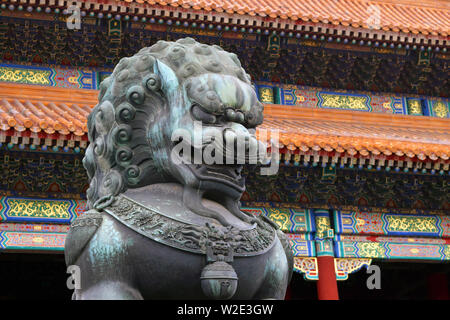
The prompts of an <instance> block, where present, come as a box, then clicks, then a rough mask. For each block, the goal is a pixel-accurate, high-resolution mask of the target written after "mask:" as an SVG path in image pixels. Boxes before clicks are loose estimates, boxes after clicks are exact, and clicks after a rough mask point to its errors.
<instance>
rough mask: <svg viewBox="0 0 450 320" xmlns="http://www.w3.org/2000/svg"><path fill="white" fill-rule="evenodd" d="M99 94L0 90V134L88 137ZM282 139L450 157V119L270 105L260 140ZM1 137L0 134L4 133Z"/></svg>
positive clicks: (362, 151) (296, 144)
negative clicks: (16, 133)
mask: <svg viewBox="0 0 450 320" xmlns="http://www.w3.org/2000/svg"><path fill="white" fill-rule="evenodd" d="M97 94H98V91H96V90H74V89H62V88H49V87H40V86H28V85H18V84H2V85H1V86H0V129H1V130H3V131H4V132H5V131H8V130H11V129H14V130H15V131H19V132H24V131H27V130H29V131H31V132H35V133H38V132H41V131H43V132H45V133H47V134H53V133H59V134H61V135H70V134H73V135H75V136H84V135H85V134H86V133H87V125H86V119H87V116H88V114H89V112H90V111H91V110H92V108H93V107H94V105H95V104H96V103H97ZM264 129H266V131H267V133H268V137H270V136H272V137H275V134H276V133H278V135H279V144H280V147H286V148H287V149H288V150H291V151H293V152H294V151H296V150H299V151H302V152H307V151H309V150H312V151H319V150H324V151H326V152H337V153H346V154H348V155H350V156H355V155H358V154H359V155H361V156H363V157H366V156H369V155H374V156H378V155H383V154H384V155H386V156H390V155H397V156H406V157H408V158H417V159H419V160H421V161H423V160H426V159H430V160H433V161H435V160H439V159H441V160H444V161H448V160H449V157H450V120H449V119H439V118H433V117H423V116H401V115H390V114H376V113H367V112H355V111H347V110H330V109H316V108H300V107H292V106H284V105H271V104H266V105H265V107H264V123H263V124H262V125H261V126H260V127H259V130H258V132H257V133H258V135H259V138H260V139H262V140H264V137H263V135H264ZM0 133H1V131H0Z"/></svg>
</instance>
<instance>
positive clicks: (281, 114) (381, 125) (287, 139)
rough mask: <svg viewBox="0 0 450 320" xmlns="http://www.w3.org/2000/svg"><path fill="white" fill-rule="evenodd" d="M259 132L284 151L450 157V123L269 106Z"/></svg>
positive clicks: (433, 158) (339, 111) (427, 118)
mask: <svg viewBox="0 0 450 320" xmlns="http://www.w3.org/2000/svg"><path fill="white" fill-rule="evenodd" d="M260 129H267V130H268V131H269V130H273V129H277V130H278V131H279V135H280V142H281V144H282V147H283V146H285V147H287V148H288V149H291V150H294V149H297V148H298V149H301V150H302V151H304V152H305V151H308V150H310V149H311V150H315V151H318V150H325V151H328V152H331V151H337V152H344V151H345V152H347V153H349V154H350V155H354V154H357V153H359V154H361V155H363V156H367V155H368V154H374V155H379V154H385V155H386V156H390V155H393V154H395V155H398V156H407V157H410V158H413V157H415V156H417V157H418V158H419V159H420V160H425V159H426V158H429V159H431V160H437V159H438V158H441V159H443V160H448V159H449V157H450V120H448V119H438V118H432V117H423V116H418V117H415V116H414V117H413V116H401V115H388V114H377V113H366V112H354V111H346V110H330V109H312V108H299V107H290V106H282V105H265V106H264V123H263V124H262V126H261V127H260ZM259 131H261V130H259ZM268 136H269V137H270V135H269V134H268Z"/></svg>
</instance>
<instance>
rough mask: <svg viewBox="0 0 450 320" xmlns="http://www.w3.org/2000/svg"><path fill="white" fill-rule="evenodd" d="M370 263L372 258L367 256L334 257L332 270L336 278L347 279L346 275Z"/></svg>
mask: <svg viewBox="0 0 450 320" xmlns="http://www.w3.org/2000/svg"><path fill="white" fill-rule="evenodd" d="M371 263H372V259H367V258H347V259H343V258H335V259H334V271H335V273H336V279H337V280H347V279H348V275H349V274H351V273H354V272H357V271H359V270H360V269H361V268H363V267H366V268H368V267H369V266H370V264H371Z"/></svg>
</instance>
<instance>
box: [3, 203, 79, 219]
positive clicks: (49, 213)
mask: <svg viewBox="0 0 450 320" xmlns="http://www.w3.org/2000/svg"><path fill="white" fill-rule="evenodd" d="M85 207H86V201H85V200H57V199H29V198H17V197H2V198H0V221H2V222H3V221H8V222H13V221H16V222H19V221H20V222H22V221H29V222H31V221H32V222H47V223H48V222H53V223H70V222H71V221H73V220H74V219H75V218H76V217H77V216H78V215H80V214H81V213H82V212H84V210H85Z"/></svg>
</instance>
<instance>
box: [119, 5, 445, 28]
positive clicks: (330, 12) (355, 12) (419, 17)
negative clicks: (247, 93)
mask: <svg viewBox="0 0 450 320" xmlns="http://www.w3.org/2000/svg"><path fill="white" fill-rule="evenodd" d="M125 1H126V2H137V3H148V4H150V5H161V6H171V7H182V8H185V9H189V8H190V9H194V10H205V11H215V12H225V13H228V14H239V15H249V16H255V15H257V16H261V17H269V18H281V19H289V20H293V21H296V20H303V21H311V22H314V23H317V22H320V23H327V24H333V25H343V26H352V27H356V28H359V27H360V28H366V29H371V28H372V27H373V26H371V22H370V20H369V19H370V18H371V17H373V18H376V17H375V16H374V14H376V13H375V12H378V10H379V12H380V17H379V23H377V25H379V27H380V28H381V29H383V30H386V31H388V30H393V31H395V32H399V31H403V32H407V33H409V32H411V33H413V34H417V33H423V34H438V33H439V34H441V35H443V36H447V35H448V34H449V33H450V3H449V2H448V1H444V0H434V1H432V0H424V1H421V2H420V3H417V1H410V0H400V1H393V0H334V1H330V0H302V1H290V0H287V1H283V0H271V1H256V0H239V1H235V0H209V1H203V0H125ZM370 8H372V9H370ZM374 21H377V20H376V19H375V20H374ZM372 24H373V22H372Z"/></svg>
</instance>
